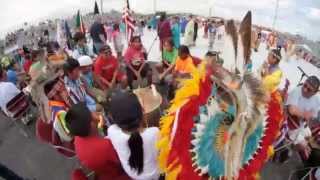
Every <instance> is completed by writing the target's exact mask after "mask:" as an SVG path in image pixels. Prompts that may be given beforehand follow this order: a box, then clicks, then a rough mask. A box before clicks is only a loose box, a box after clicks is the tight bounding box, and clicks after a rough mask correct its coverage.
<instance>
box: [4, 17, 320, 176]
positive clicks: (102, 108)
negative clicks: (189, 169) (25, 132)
mask: <svg viewBox="0 0 320 180" xmlns="http://www.w3.org/2000/svg"><path fill="white" fill-rule="evenodd" d="M155 21H156V19H154V18H151V19H150V20H149V22H147V23H139V24H140V26H141V28H142V30H138V28H137V29H136V30H135V31H140V32H139V33H137V34H134V35H133V37H132V38H131V39H130V41H129V45H128V47H127V48H126V49H125V44H124V43H125V41H124V39H123V38H122V34H121V33H123V27H122V26H123V23H113V24H112V26H110V27H111V28H112V29H111V30H110V32H109V30H107V29H106V28H105V26H104V25H103V23H102V19H101V18H100V17H97V18H96V19H95V21H94V22H93V23H92V25H91V27H90V28H89V29H88V33H87V34H85V33H82V32H79V31H78V30H75V31H76V32H75V33H74V34H73V41H74V47H73V48H72V49H71V52H67V51H66V50H65V49H63V48H61V46H60V45H59V44H58V43H57V42H51V41H48V42H47V43H46V44H45V46H44V48H39V49H30V48H29V49H28V48H24V49H21V50H20V51H19V53H18V54H16V57H15V58H14V59H13V58H10V57H9V56H8V57H5V58H3V59H2V60H1V65H2V67H1V68H0V75H1V76H0V97H1V99H0V107H1V109H2V110H3V111H4V112H5V113H6V114H7V115H8V116H10V112H8V110H7V106H6V105H7V103H8V102H9V101H10V100H12V99H13V98H14V97H15V96H17V95H18V94H19V93H21V92H24V93H26V94H28V95H30V97H32V103H33V104H35V106H37V108H38V109H39V114H40V115H39V118H38V119H37V122H36V129H37V134H38V138H39V139H40V140H43V141H45V142H46V143H48V144H50V145H52V147H63V148H64V149H60V148H57V151H58V152H60V153H62V154H63V155H65V156H76V157H77V158H78V159H79V161H80V163H81V165H82V166H84V167H85V168H87V169H88V170H90V171H92V172H94V174H95V177H96V179H104V180H105V179H143V180H146V179H150V180H151V179H159V178H161V177H162V176H163V174H161V171H160V169H159V165H158V163H157V158H158V149H157V148H156V142H157V140H158V134H159V128H158V127H148V126H145V125H144V123H145V122H144V115H145V114H144V110H145V109H144V108H145V107H144V106H143V103H141V99H139V98H140V97H138V96H137V95H136V94H135V93H134V89H137V88H138V89H139V88H143V87H150V86H151V84H156V85H157V86H165V87H167V88H166V89H167V90H168V92H167V93H165V94H162V95H163V97H162V98H163V99H165V100H164V102H169V101H170V100H172V99H173V97H174V93H175V91H176V90H177V89H178V88H179V87H180V81H181V79H188V78H190V77H191V73H192V72H193V71H194V70H195V69H197V68H198V67H199V64H200V63H201V62H203V61H205V62H206V63H207V66H208V70H210V67H212V66H219V67H222V66H223V62H222V61H221V59H220V58H219V54H220V53H221V51H222V50H223V38H224V36H225V32H224V31H225V30H224V21H222V20H219V21H214V20H210V21H205V22H204V23H203V24H202V23H201V22H200V21H199V20H197V19H196V18H194V17H193V16H189V17H188V19H186V18H182V20H180V18H179V17H173V18H171V19H168V18H167V17H166V16H165V15H161V17H160V19H159V22H158V23H157V25H156V27H155V25H154V23H155ZM144 24H146V26H148V28H150V29H151V28H155V29H156V30H157V33H158V37H159V40H160V51H161V53H162V56H161V61H160V62H159V63H150V62H148V61H147V60H148V54H147V51H146V49H145V47H144V45H143V42H142V40H141V36H143V31H144V28H143V27H144V26H145V25H144ZM200 26H204V31H205V32H204V37H205V38H208V49H209V51H208V53H207V54H206V55H205V56H204V57H200V58H199V57H194V56H193V55H192V54H191V53H190V48H192V47H194V46H196V45H197V43H196V42H197V38H198V31H200ZM108 32H109V33H108ZM253 33H255V34H254V35H252V37H253V41H252V42H253V45H252V49H253V51H258V49H259V44H260V43H261V41H262V34H261V31H259V30H257V31H254V32H253ZM181 34H182V35H183V36H181ZM88 36H90V37H89V38H90V39H92V42H93V43H92V45H93V47H90V44H88V41H87V40H88ZM182 37H183V40H184V41H183V40H182ZM272 39H274V38H273V37H271V36H270V38H268V41H267V44H268V49H270V52H269V54H268V57H266V61H265V63H264V64H263V66H262V67H261V68H260V71H259V75H260V77H261V80H262V84H263V88H264V89H265V91H266V92H267V94H269V95H271V94H272V93H274V92H276V91H279V92H281V93H282V98H283V104H284V111H285V114H286V118H287V119H286V120H284V121H285V123H284V125H283V126H286V127H287V131H286V132H285V136H286V137H287V138H286V139H285V140H284V141H289V142H292V144H293V147H294V148H293V149H294V150H297V152H299V153H300V154H301V156H302V159H303V162H304V164H305V166H306V167H310V166H312V167H313V166H318V160H319V158H320V153H319V149H317V147H319V144H320V137H319V132H320V121H319V115H318V113H319V112H320V100H319V97H318V96H317V93H318V91H319V86H320V81H319V79H318V78H317V77H316V76H310V77H308V79H307V80H306V81H305V82H303V85H302V86H298V87H296V88H295V89H294V90H293V91H292V92H290V93H289V94H288V96H285V92H282V91H281V90H279V84H280V82H281V78H282V76H283V73H282V70H281V68H280V67H279V63H280V61H281V60H282V59H283V55H281V48H285V49H286V52H287V54H289V55H290V53H292V52H291V51H292V48H291V46H292V45H290V44H289V43H287V44H286V45H285V43H284V42H282V41H283V40H278V43H276V42H277V41H275V40H272ZM280 41H281V42H280ZM290 42H291V41H290ZM113 50H114V52H113ZM251 66H252V64H251ZM251 69H252V67H250V65H249V64H248V70H251ZM286 97H287V98H286ZM166 105H168V104H166ZM317 118H318V120H317ZM28 122H29V121H28V120H25V122H24V123H26V124H27V123H28ZM52 134H53V136H54V137H52ZM310 139H312V140H313V141H312V143H313V144H310ZM284 141H282V142H284ZM314 144H316V145H314ZM65 149H67V150H65ZM284 156H285V155H283V154H281V158H282V159H283V157H284ZM317 173H319V171H317V170H316V169H315V170H314V172H313V175H314V176H316V175H317ZM318 176H319V175H318ZM72 178H73V179H75V180H76V179H79V180H80V179H81V180H82V179H87V175H86V174H85V173H84V171H83V170H82V169H76V170H75V171H74V172H73V174H72Z"/></svg>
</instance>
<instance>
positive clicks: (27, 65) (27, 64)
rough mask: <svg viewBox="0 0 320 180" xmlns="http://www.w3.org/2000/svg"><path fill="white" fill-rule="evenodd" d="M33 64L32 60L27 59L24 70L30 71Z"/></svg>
mask: <svg viewBox="0 0 320 180" xmlns="http://www.w3.org/2000/svg"><path fill="white" fill-rule="evenodd" d="M31 65H32V61H31V60H25V62H24V64H23V69H24V72H26V73H29V70H30V67H31Z"/></svg>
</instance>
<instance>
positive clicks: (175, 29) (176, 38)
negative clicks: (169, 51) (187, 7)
mask: <svg viewBox="0 0 320 180" xmlns="http://www.w3.org/2000/svg"><path fill="white" fill-rule="evenodd" d="M171 31H172V37H173V43H174V47H175V48H177V49H178V48H179V47H180V31H181V30H180V24H179V17H174V18H173V23H172V29H171Z"/></svg>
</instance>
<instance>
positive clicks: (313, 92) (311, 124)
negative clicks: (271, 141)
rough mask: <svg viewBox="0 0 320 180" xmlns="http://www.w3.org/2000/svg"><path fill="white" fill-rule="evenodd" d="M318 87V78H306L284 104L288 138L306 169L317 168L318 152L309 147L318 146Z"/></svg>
mask: <svg viewBox="0 0 320 180" xmlns="http://www.w3.org/2000/svg"><path fill="white" fill-rule="evenodd" d="M319 86H320V80H319V78H318V77H316V76H310V77H308V78H307V80H306V81H305V82H304V84H303V85H302V86H298V87H296V88H295V89H294V90H293V91H292V92H290V93H289V96H288V99H287V103H286V109H287V111H286V112H287V123H288V128H289V131H288V136H289V139H290V140H291V141H292V142H293V144H294V145H296V148H297V149H298V151H299V152H300V155H301V156H302V159H303V162H304V165H305V166H306V167H313V166H319V161H318V160H319V158H320V151H319V150H317V149H316V148H315V147H314V146H312V145H311V144H317V145H318V146H319V145H320V136H319V130H320V123H319V121H318V120H316V119H317V118H319V117H317V116H318V114H319V112H320V98H319V96H318V95H317V93H318V91H319ZM312 142H313V143H312Z"/></svg>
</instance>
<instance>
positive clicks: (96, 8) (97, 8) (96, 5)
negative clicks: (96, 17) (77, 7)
mask: <svg viewBox="0 0 320 180" xmlns="http://www.w3.org/2000/svg"><path fill="white" fill-rule="evenodd" d="M93 14H100V12H99V7H98V3H97V1H95V2H94V10H93Z"/></svg>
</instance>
